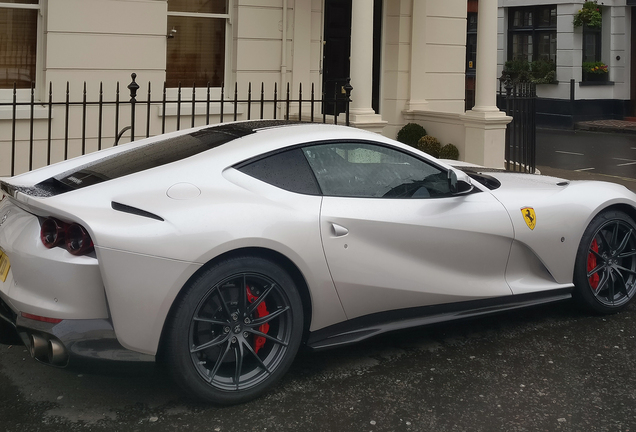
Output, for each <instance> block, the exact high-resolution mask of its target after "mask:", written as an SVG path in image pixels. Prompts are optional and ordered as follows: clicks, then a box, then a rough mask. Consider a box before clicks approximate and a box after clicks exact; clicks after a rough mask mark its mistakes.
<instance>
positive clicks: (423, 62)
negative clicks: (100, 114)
mask: <svg viewBox="0 0 636 432" xmlns="http://www.w3.org/2000/svg"><path fill="white" fill-rule="evenodd" d="M617 1H618V0H617ZM623 1H624V0H623ZM513 2H516V0H504V3H513ZM500 3H501V1H500ZM478 7H479V24H480V31H479V33H478V41H477V44H478V45H479V47H480V49H479V50H478V54H477V56H478V61H477V85H476V90H477V91H476V97H475V98H476V106H475V107H474V109H473V110H470V111H469V112H465V101H464V98H465V74H466V17H467V1H466V0H445V1H439V0H210V1H205V0H14V1H12V2H10V3H5V2H2V0H0V102H2V103H7V102H11V101H12V99H13V97H14V96H13V91H12V86H13V83H14V82H17V86H18V89H17V93H16V99H17V100H18V101H28V100H30V90H29V87H30V85H31V84H30V83H31V82H33V83H34V85H35V91H34V99H35V101H36V103H35V109H34V117H35V119H36V120H35V121H34V122H33V124H34V127H35V131H34V132H30V131H29V128H30V123H31V122H30V121H29V120H27V119H28V118H29V117H30V113H29V112H28V111H29V110H30V108H29V107H28V106H26V105H24V106H17V109H16V111H17V114H16V117H17V118H18V120H17V121H16V127H15V128H14V127H12V125H11V123H12V121H11V118H12V110H13V107H12V106H10V105H4V106H0V131H1V132H0V175H8V174H9V173H10V172H11V163H12V162H11V160H12V159H14V160H15V166H16V169H15V171H16V173H18V172H23V171H26V170H27V169H28V168H29V162H28V160H29V159H31V165H32V166H33V167H34V168H35V167H38V166H42V165H44V164H46V163H47V157H46V155H45V154H46V153H47V151H48V150H46V151H45V149H44V148H45V143H44V141H45V138H44V137H45V134H46V132H45V129H46V127H47V121H46V120H45V119H46V117H47V108H46V106H45V104H43V103H45V102H46V101H47V100H48V97H49V96H48V94H49V89H50V88H51V86H52V88H53V89H54V90H53V93H54V94H55V99H57V100H60V99H63V98H64V97H65V96H64V92H65V88H66V85H67V82H68V83H70V86H69V88H70V90H69V97H70V99H71V100H75V101H81V100H82V97H83V84H84V83H86V89H87V90H86V95H87V96H86V97H87V98H88V99H89V100H97V99H98V97H99V88H100V83H101V84H102V86H103V93H104V97H107V98H110V99H112V95H113V93H114V91H115V86H116V83H117V82H119V83H120V85H121V87H122V88H121V94H122V99H124V98H126V97H127V91H126V89H125V86H126V85H127V84H128V83H129V82H130V76H131V73H133V72H134V73H136V74H137V82H138V83H139V85H140V89H139V93H138V95H139V96H138V98H139V101H140V103H141V102H143V100H144V98H145V96H144V95H145V94H147V90H148V86H149V85H150V86H151V88H152V91H153V99H156V98H159V97H160V96H159V94H160V93H161V89H162V87H163V85H164V82H165V83H166V86H167V89H166V94H167V97H168V98H169V99H170V98H172V99H174V98H176V97H177V89H176V87H177V86H178V83H179V82H181V83H182V84H183V86H184V87H188V88H191V87H192V84H193V83H194V84H195V87H197V91H199V90H200V91H205V90H206V84H207V83H210V89H211V93H212V95H213V97H219V95H220V93H221V86H223V88H224V93H225V95H226V97H228V98H229V97H231V96H229V95H232V93H233V91H234V85H235V83H236V84H237V87H238V90H239V93H241V97H245V92H246V91H247V86H248V83H250V82H251V83H252V85H253V86H254V88H255V89H258V88H260V86H261V83H263V85H264V88H265V89H271V88H272V87H273V85H274V83H276V84H277V86H278V88H279V89H280V88H284V87H285V86H286V85H287V84H288V83H289V84H290V88H291V89H292V92H293V93H294V94H295V93H297V92H298V88H299V84H302V86H303V89H309V88H311V86H312V85H314V87H315V88H316V91H317V93H318V94H319V93H320V92H321V91H322V90H323V89H328V91H333V90H334V89H338V88H339V86H341V85H343V81H342V80H343V78H346V77H350V78H351V84H352V85H353V88H354V89H353V92H352V100H353V102H352V105H351V123H352V125H353V126H355V127H360V128H365V129H370V130H373V131H376V132H378V133H382V134H384V135H386V136H389V137H395V136H396V134H397V131H398V130H399V129H400V128H401V127H402V126H403V125H404V124H406V123H408V122H411V121H413V122H418V123H420V124H422V125H423V126H424V127H425V128H426V129H427V131H428V132H429V134H431V135H434V136H435V137H437V138H438V139H440V141H441V142H442V144H446V143H453V144H455V145H456V146H457V147H458V148H459V150H460V158H461V159H464V160H468V161H471V162H475V163H479V164H485V165H489V166H503V144H504V131H505V127H506V124H507V123H508V122H509V121H510V118H508V117H506V116H505V115H504V114H503V113H501V112H500V111H499V110H498V109H497V108H496V106H495V105H496V98H495V91H496V86H497V80H496V78H497V76H498V73H499V72H500V69H499V70H498V69H497V66H498V61H497V59H498V57H497V54H498V51H497V41H498V37H499V38H500V39H501V37H502V34H501V32H500V33H499V35H498V33H497V29H498V27H499V28H500V29H501V28H502V27H501V25H502V20H504V19H505V10H503V9H501V8H500V9H499V14H498V9H497V8H498V3H497V0H480V2H479V6H478ZM623 9H624V8H623ZM563 40H565V38H563ZM559 43H565V42H559ZM562 57H565V55H563V56H562ZM499 59H500V60H502V59H503V57H502V52H501V51H500V52H499ZM501 63H502V62H501V61H499V66H501ZM564 70H565V69H564ZM563 73H566V72H563ZM615 89H618V87H615ZM553 91H556V92H560V91H562V90H561V87H560V86H558V87H557V88H556V89H555V90H553ZM155 95H156V96H155ZM182 97H183V98H184V99H187V98H188V92H185V91H184V92H183V95H182ZM38 102H40V104H39V105H38ZM153 109H154V107H153ZM157 109H158V110H159V108H157ZM77 110H78V107H71V114H70V116H73V115H74V114H73V112H76V115H80V114H79V113H78V112H77ZM95 110H96V108H95V107H89V112H88V114H87V115H88V118H89V119H90V118H92V117H91V115H93V114H92V112H93V111H95ZM239 111H240V112H239V118H240V119H242V118H246V112H245V110H244V109H242V110H239ZM191 113H192V110H191V109H190V110H189V111H188V108H187V107H185V108H184V112H183V113H182V115H184V116H186V117H187V116H189V115H190V114H191ZM166 114H167V115H174V113H173V112H169V110H168V109H166ZM158 115H159V111H158V112H157V116H158ZM195 116H196V118H195V123H196V124H197V125H198V124H203V123H202V122H203V121H204V120H203V118H204V115H203V112H202V111H201V110H199V107H197V108H196V109H195ZM64 117H65V115H64V114H63V113H62V112H56V113H54V114H53V126H52V127H53V129H54V130H60V129H61V128H64V126H63V125H62V120H63V118H64ZM211 117H212V118H211V122H214V121H218V109H217V110H216V111H215V110H213V112H212V115H211ZM71 118H72V120H71V122H70V125H69V126H68V128H69V129H70V132H69V134H70V138H69V141H70V148H69V150H68V157H71V156H74V155H76V154H78V152H79V151H80V150H78V147H77V146H78V145H79V144H78V139H79V138H78V137H79V135H80V133H81V131H80V130H79V129H80V126H79V124H78V123H79V121H78V120H77V117H71ZM124 118H125V116H124ZM73 119H74V120H73ZM93 123H94V121H92V120H89V121H87V127H88V131H87V132H86V134H87V137H88V138H87V142H86V143H82V146H85V147H86V149H87V151H92V150H93V149H96V144H95V140H96V137H97V132H96V131H95V129H96V127H95V125H94V124H93ZM183 123H184V124H189V120H184V121H183ZM111 129H112V128H105V129H104V131H103V132H102V133H103V135H102V141H108V142H109V143H112V142H113V138H114V135H115V131H114V130H111ZM150 129H151V134H156V133H160V132H161V130H160V128H159V126H158V123H157V122H154V123H153V124H152V125H151V127H150ZM30 133H33V134H34V136H35V145H34V147H33V149H30V148H29V144H28V141H29V136H30ZM12 134H15V135H16V145H15V146H14V147H15V148H14V147H13V146H12V144H11V140H12ZM124 140H125V137H124ZM49 145H50V146H51V155H50V157H49V159H50V161H51V162H55V161H58V160H60V159H61V158H63V151H62V149H61V144H60V139H59V137H58V138H55V139H54V140H53V142H52V144H49ZM105 145H112V144H105Z"/></svg>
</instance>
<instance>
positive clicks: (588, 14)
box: [572, 1, 603, 28]
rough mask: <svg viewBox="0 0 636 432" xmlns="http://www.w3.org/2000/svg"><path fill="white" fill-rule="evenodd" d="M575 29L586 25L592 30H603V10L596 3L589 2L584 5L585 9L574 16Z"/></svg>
mask: <svg viewBox="0 0 636 432" xmlns="http://www.w3.org/2000/svg"><path fill="white" fill-rule="evenodd" d="M572 24H574V27H582V26H583V25H586V26H588V27H590V28H601V26H602V25H603V17H602V15H601V8H600V7H599V6H598V4H597V3H596V2H595V1H587V2H585V3H583V8H582V9H579V11H578V12H577V13H575V14H574V20H573V21H572Z"/></svg>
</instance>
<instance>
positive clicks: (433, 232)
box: [0, 121, 636, 404]
mask: <svg viewBox="0 0 636 432" xmlns="http://www.w3.org/2000/svg"><path fill="white" fill-rule="evenodd" d="M460 168H461V169H459V168H455V167H452V166H450V165H448V164H447V163H445V162H443V161H439V160H436V159H434V158H432V157H430V156H428V155H426V154H424V153H422V152H420V151H418V150H416V149H413V148H412V147H409V146H407V145H404V144H401V143H398V142H396V141H393V140H391V139H388V138H384V137H382V136H380V135H377V134H374V133H370V132H365V131H361V130H358V129H354V128H348V127H343V126H333V125H323V124H306V123H305V124H303V123H290V122H283V121H248V122H238V123H228V124H221V125H217V126H205V127H199V128H194V129H189V130H185V131H180V132H174V133H170V134H166V135H162V136H158V137H153V138H148V139H144V140H140V141H136V142H133V143H130V144H126V145H122V146H119V147H114V148H110V149H106V150H103V151H99V152H96V153H92V154H88V155H85V156H81V157H78V158H75V159H71V160H68V161H64V162H60V163H57V164H55V165H51V166H48V167H45V168H41V169H38V170H35V171H32V172H29V173H26V174H22V175H18V176H15V177H11V178H3V179H2V181H1V187H2V200H1V201H0V322H1V323H2V324H1V325H0V329H1V330H0V331H1V332H2V333H1V335H2V339H3V340H4V341H5V343H6V342H8V341H14V340H15V339H19V340H21V341H22V342H23V343H24V344H25V345H27V347H28V348H29V350H30V352H31V354H32V355H33V357H35V358H36V359H37V360H39V361H41V362H44V363H48V364H51V365H55V366H66V365H68V364H69V363H73V362H74V361H76V360H78V359H80V360H81V359H82V358H99V359H109V360H127V361H154V360H155V359H157V360H161V361H162V362H164V363H165V364H166V365H167V367H168V370H169V371H170V373H171V374H172V375H173V377H174V379H175V380H176V381H177V382H178V383H179V384H180V385H181V386H182V387H184V388H185V389H186V391H188V392H189V393H190V394H193V395H195V396H198V397H200V398H203V399H206V400H208V401H212V402H215V403H220V404H230V403H237V402H242V401H246V400H248V399H251V398H254V397H256V396H258V395H260V394H262V393H263V392H265V391H266V390H268V389H269V388H271V387H272V385H274V383H275V382H276V381H277V380H278V379H279V378H280V377H281V376H282V375H283V374H284V373H285V371H286V370H287V369H288V368H289V366H290V364H291V363H292V361H293V360H294V357H295V355H296V352H297V351H298V349H299V347H300V346H301V345H306V346H307V347H309V348H312V349H321V348H327V347H335V346H340V345H345V344H349V343H353V342H357V341H360V340H363V339H366V338H370V337H372V336H374V335H378V334H380V333H384V332H389V331H395V330H399V329H403V328H407V327H415V326H420V325H425V324H429V323H437V322H441V321H446V320H454V319H462V318H467V317H474V316H479V315H482V314H486V313H494V312H500V311H506V310H512V309H516V308H520V307H525V306H531V305H538V304H542V303H546V302H552V301H559V300H565V299H570V298H572V297H574V298H576V299H577V300H578V301H579V302H580V303H581V304H583V305H586V306H587V307H588V308H591V309H592V310H595V311H597V312H601V313H611V312H614V311H618V310H620V309H622V308H624V307H625V306H626V305H627V304H628V303H629V302H630V301H631V300H632V298H633V297H634V293H635V292H636V223H635V220H636V195H635V194H633V193H632V192H630V191H628V190H627V189H626V188H624V187H623V186H619V185H615V184H610V183H602V182H576V181H572V182H571V181H567V180H563V179H558V178H552V177H543V176H539V175H530V174H519V173H510V172H503V171H499V170H487V169H483V168H479V167H469V166H461V167H460Z"/></svg>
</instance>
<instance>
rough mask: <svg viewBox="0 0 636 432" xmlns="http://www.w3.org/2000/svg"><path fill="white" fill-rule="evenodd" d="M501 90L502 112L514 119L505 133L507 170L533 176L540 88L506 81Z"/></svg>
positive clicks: (500, 106) (529, 84) (500, 104)
mask: <svg viewBox="0 0 636 432" xmlns="http://www.w3.org/2000/svg"><path fill="white" fill-rule="evenodd" d="M503 85H504V87H503V91H502V88H501V87H500V89H499V96H500V97H499V108H500V109H503V110H505V112H506V115H508V116H510V117H512V122H510V123H509V124H508V128H507V129H506V152H505V158H506V169H507V170H508V171H519V172H527V173H532V174H534V172H535V169H536V149H537V146H536V141H537V134H536V128H537V123H536V101H537V85H536V84H535V83H531V82H513V81H511V80H506V81H504V83H503Z"/></svg>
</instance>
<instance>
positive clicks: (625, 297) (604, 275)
mask: <svg viewBox="0 0 636 432" xmlns="http://www.w3.org/2000/svg"><path fill="white" fill-rule="evenodd" d="M574 284H575V285H576V288H577V291H576V295H577V297H578V298H579V300H581V301H582V302H583V303H584V304H586V305H587V306H589V307H591V308H592V309H593V310H595V311H597V312H600V313H613V312H616V311H618V310H620V309H622V308H624V307H625V306H627V304H628V303H629V302H630V301H631V300H632V299H633V298H634V294H635V292H636V223H634V220H633V219H632V218H630V217H629V216H628V215H627V214H625V213H623V212H620V211H606V212H603V213H601V214H599V215H598V216H596V217H595V218H594V219H593V220H592V222H590V225H589V226H588V227H587V230H586V231H585V234H583V238H582V239H581V244H580V246H579V249H578V253H577V258H576V264H575V267H574Z"/></svg>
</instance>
